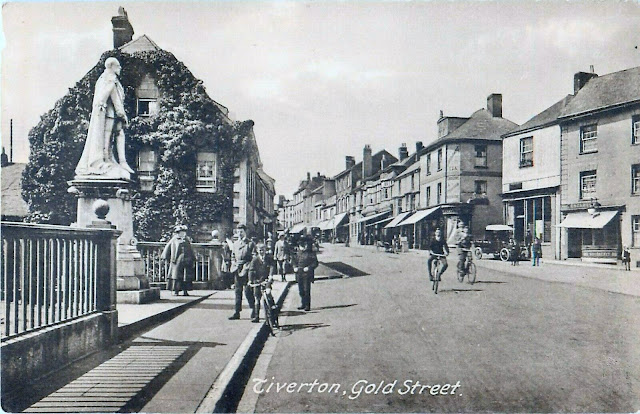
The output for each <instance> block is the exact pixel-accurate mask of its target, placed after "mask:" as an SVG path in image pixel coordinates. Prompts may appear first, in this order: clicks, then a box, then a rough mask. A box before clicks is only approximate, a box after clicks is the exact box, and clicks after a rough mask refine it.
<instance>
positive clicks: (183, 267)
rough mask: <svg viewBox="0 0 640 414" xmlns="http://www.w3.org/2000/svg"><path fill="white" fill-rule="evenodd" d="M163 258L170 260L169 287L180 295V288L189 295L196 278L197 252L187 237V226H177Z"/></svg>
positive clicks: (163, 253)
mask: <svg viewBox="0 0 640 414" xmlns="http://www.w3.org/2000/svg"><path fill="white" fill-rule="evenodd" d="M162 258H163V259H165V260H166V261H168V262H169V278H170V280H169V284H168V286H167V288H168V289H169V290H172V291H173V294H174V295H178V293H179V292H180V290H182V291H183V292H184V296H189V292H188V290H190V289H191V285H192V283H193V278H194V270H195V269H194V266H193V264H194V262H195V254H194V253H193V248H192V247H191V243H190V242H189V239H188V238H187V226H176V228H175V230H174V235H173V237H172V238H171V240H169V243H167V245H166V246H165V248H164V251H163V252H162Z"/></svg>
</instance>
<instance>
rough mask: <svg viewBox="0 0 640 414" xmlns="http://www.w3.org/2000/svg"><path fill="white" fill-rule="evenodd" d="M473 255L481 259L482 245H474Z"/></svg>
mask: <svg viewBox="0 0 640 414" xmlns="http://www.w3.org/2000/svg"><path fill="white" fill-rule="evenodd" d="M473 257H475V258H476V259H478V260H480V259H482V247H476V248H475V249H474V250H473Z"/></svg>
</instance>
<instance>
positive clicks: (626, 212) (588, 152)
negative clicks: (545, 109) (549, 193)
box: [559, 67, 640, 267]
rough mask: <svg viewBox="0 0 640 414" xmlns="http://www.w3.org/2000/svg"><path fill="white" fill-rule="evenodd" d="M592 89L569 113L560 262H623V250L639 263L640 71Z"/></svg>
mask: <svg viewBox="0 0 640 414" xmlns="http://www.w3.org/2000/svg"><path fill="white" fill-rule="evenodd" d="M576 76H577V77H578V76H582V77H583V78H584V79H585V82H584V83H585V85H584V86H583V87H582V88H581V89H580V90H579V91H578V93H577V94H576V96H575V97H574V98H573V99H572V100H571V102H570V103H569V104H568V105H567V106H566V108H565V109H564V110H563V112H562V114H561V116H560V117H559V120H560V127H561V147H560V151H561V152H560V159H561V214H562V222H561V224H560V227H561V234H560V237H561V257H562V258H579V259H581V260H582V261H591V262H601V263H616V262H617V260H618V259H619V257H620V253H621V250H622V248H623V246H629V247H630V248H631V261H632V266H634V267H638V261H640V67H636V68H632V69H627V70H623V71H619V72H614V73H611V74H607V75H604V76H596V75H595V74H584V73H583V74H578V75H576Z"/></svg>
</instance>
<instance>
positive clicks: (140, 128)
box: [23, 50, 253, 241]
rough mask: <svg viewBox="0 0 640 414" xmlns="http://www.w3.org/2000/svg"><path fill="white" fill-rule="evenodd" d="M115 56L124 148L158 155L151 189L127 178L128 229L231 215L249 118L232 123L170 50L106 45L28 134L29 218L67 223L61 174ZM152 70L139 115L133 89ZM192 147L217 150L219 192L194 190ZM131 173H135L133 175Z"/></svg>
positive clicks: (74, 156)
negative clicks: (145, 110)
mask: <svg viewBox="0 0 640 414" xmlns="http://www.w3.org/2000/svg"><path fill="white" fill-rule="evenodd" d="M112 56H113V57H115V58H116V59H118V60H119V61H120V64H121V66H122V73H121V75H120V77H119V78H120V82H121V83H122V85H123V87H124V89H125V111H126V113H127V115H128V116H129V118H130V120H131V121H130V123H129V125H128V127H126V128H125V135H126V137H127V141H126V146H127V148H126V154H127V161H128V163H129V164H130V165H137V163H136V156H137V154H138V152H139V151H140V150H141V149H142V148H151V149H153V150H154V151H155V153H156V155H157V157H156V159H157V171H156V174H155V181H154V188H153V191H152V192H147V191H144V192H143V191H141V188H140V183H139V182H138V181H134V183H133V184H132V189H131V192H132V196H133V209H134V228H135V232H136V236H137V237H138V238H139V239H142V240H154V241H156V240H161V239H166V238H167V237H168V236H169V235H170V234H171V229H172V228H173V226H174V225H175V224H176V223H180V224H182V223H185V224H189V226H190V227H191V228H197V227H199V226H200V225H201V224H203V223H205V222H227V223H231V222H232V220H233V204H232V203H233V202H232V199H233V197H232V196H233V172H234V170H235V168H236V167H237V165H238V163H239V162H240V160H241V159H242V158H243V157H246V156H247V153H248V151H249V148H248V142H249V140H248V137H249V136H250V134H251V133H252V132H251V130H252V127H253V122H252V121H244V122H232V121H230V120H229V119H228V118H227V117H226V115H225V114H224V113H223V112H222V111H221V110H220V108H219V107H218V105H217V104H216V103H215V102H214V101H213V100H212V99H211V98H210V97H209V96H208V95H207V93H206V91H205V88H204V86H203V84H202V81H200V80H198V79H196V78H195V77H194V76H193V74H192V73H191V72H190V71H189V70H188V69H187V67H186V66H185V65H184V64H183V63H182V62H180V61H178V60H177V59H176V58H175V56H174V55H173V54H171V53H169V52H166V51H163V50H159V51H145V52H137V53H134V54H132V55H129V54H125V53H122V52H120V51H118V50H112V51H108V52H106V53H104V54H103V55H102V57H101V58H100V61H99V62H98V64H96V66H95V67H93V68H92V69H91V70H90V71H89V72H88V73H87V74H86V75H85V76H84V77H83V78H82V79H81V80H80V81H78V82H77V83H76V85H74V86H73V87H72V88H70V89H69V92H68V93H67V94H66V95H65V96H64V97H62V98H61V99H60V100H59V101H58V102H57V103H56V105H55V106H54V108H53V109H51V110H50V111H49V112H47V113H46V114H44V115H43V116H42V117H41V120H40V122H39V123H38V125H36V126H35V127H34V128H33V129H32V130H31V131H30V133H29V142H30V145H31V155H30V157H29V163H28V165H27V167H26V169H25V171H24V174H23V197H24V198H25V200H26V201H27V203H28V204H29V210H30V214H29V217H28V219H29V220H30V221H34V222H46V223H55V224H70V223H71V222H73V221H75V216H76V211H75V210H76V203H77V201H76V199H75V197H74V196H73V195H71V194H68V193H67V187H68V184H67V181H69V180H72V179H73V176H74V170H75V167H76V164H77V162H78V160H79V159H80V155H81V153H82V149H83V147H84V142H85V140H86V135H87V130H88V127H89V119H90V117H91V105H92V99H93V88H94V85H95V83H96V81H97V79H98V77H99V76H100V74H101V73H102V72H103V70H104V62H105V60H106V59H107V58H108V57H112ZM147 75H150V76H151V77H152V78H153V80H154V82H155V83H156V86H157V87H158V89H159V92H160V97H159V100H158V108H159V110H158V113H157V114H156V115H154V116H152V117H137V116H135V115H136V112H137V100H136V88H137V87H138V86H139V85H140V84H141V82H142V80H143V78H144V77H145V76H147ZM198 151H211V152H216V153H218V163H219V166H218V177H217V178H218V180H217V181H218V191H217V192H216V193H198V192H196V191H195V181H196V176H195V174H196V168H195V166H196V160H197V153H198ZM134 180H135V177H134Z"/></svg>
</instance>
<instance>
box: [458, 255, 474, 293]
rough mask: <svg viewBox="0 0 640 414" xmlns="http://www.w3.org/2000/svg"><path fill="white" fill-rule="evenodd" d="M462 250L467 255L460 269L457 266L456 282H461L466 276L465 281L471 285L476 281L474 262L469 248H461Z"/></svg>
mask: <svg viewBox="0 0 640 414" xmlns="http://www.w3.org/2000/svg"><path fill="white" fill-rule="evenodd" d="M462 251H463V252H467V255H466V256H467V257H466V259H465V260H464V265H463V267H462V269H460V268H459V267H458V282H460V283H462V281H463V280H464V277H465V276H467V282H468V283H469V284H472V285H473V284H474V283H475V282H476V271H477V269H476V264H475V263H473V258H472V256H473V255H472V254H471V249H462Z"/></svg>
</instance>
